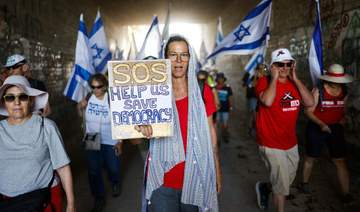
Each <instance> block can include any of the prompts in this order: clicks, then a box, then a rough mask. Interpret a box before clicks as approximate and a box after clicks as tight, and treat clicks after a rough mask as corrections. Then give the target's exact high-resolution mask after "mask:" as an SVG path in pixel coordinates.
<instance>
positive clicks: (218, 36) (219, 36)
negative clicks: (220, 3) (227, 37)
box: [214, 17, 224, 48]
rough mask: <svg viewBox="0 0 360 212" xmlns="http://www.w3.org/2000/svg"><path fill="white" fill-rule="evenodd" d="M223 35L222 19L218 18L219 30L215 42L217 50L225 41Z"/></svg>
mask: <svg viewBox="0 0 360 212" xmlns="http://www.w3.org/2000/svg"><path fill="white" fill-rule="evenodd" d="M223 39H224V38H223V34H222V24H221V17H219V18H218V23H217V30H216V40H215V47H214V48H216V47H217V46H218V45H219V44H220V43H221V41H222V40H223Z"/></svg>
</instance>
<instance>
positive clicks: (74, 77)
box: [64, 14, 95, 102]
mask: <svg viewBox="0 0 360 212" xmlns="http://www.w3.org/2000/svg"><path fill="white" fill-rule="evenodd" d="M93 74H95V69H94V65H93V56H92V55H91V49H90V43H89V38H88V34H87V31H86V27H85V23H84V20H83V14H81V15H80V24H79V32H78V37H77V41H76V49H75V67H74V70H73V72H72V73H71V77H70V79H69V81H68V83H67V85H66V88H65V90H64V95H65V96H67V97H69V98H70V99H72V100H74V101H76V102H80V101H81V100H82V99H83V96H82V86H84V88H85V93H88V92H90V87H89V84H88V80H89V78H90V76H91V75H93Z"/></svg>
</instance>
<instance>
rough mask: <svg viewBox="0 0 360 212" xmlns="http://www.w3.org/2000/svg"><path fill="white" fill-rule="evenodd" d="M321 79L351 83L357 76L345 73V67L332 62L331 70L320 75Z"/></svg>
mask: <svg viewBox="0 0 360 212" xmlns="http://www.w3.org/2000/svg"><path fill="white" fill-rule="evenodd" d="M318 78H319V79H322V80H325V81H329V82H335V83H349V82H352V81H354V80H355V78H354V77H353V76H351V75H349V74H345V72H344V68H343V67H342V66H341V65H339V64H336V63H335V64H332V65H331V66H330V67H329V70H328V71H327V72H325V74H324V75H320V76H318Z"/></svg>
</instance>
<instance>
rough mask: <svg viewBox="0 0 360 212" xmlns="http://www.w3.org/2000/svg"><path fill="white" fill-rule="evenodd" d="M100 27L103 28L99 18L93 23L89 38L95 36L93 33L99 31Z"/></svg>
mask: <svg viewBox="0 0 360 212" xmlns="http://www.w3.org/2000/svg"><path fill="white" fill-rule="evenodd" d="M102 26H103V24H102V21H101V18H99V19H98V20H97V21H96V22H95V23H94V26H93V28H92V30H91V33H90V36H89V38H91V37H92V36H93V35H95V33H96V32H97V31H99V29H100V28H101V27H102Z"/></svg>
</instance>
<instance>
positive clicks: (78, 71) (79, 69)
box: [66, 65, 91, 99]
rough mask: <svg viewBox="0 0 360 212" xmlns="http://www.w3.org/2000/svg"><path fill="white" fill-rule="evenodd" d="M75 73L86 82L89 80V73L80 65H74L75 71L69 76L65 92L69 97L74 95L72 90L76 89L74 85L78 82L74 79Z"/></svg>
mask: <svg viewBox="0 0 360 212" xmlns="http://www.w3.org/2000/svg"><path fill="white" fill-rule="evenodd" d="M75 75H77V76H79V77H81V78H82V79H83V80H84V81H86V82H87V81H88V80H89V78H90V76H91V74H90V73H89V72H88V71H86V70H85V69H83V68H82V67H81V66H79V65H75V73H74V75H73V77H72V78H71V82H70V85H69V89H68V92H67V94H66V96H67V97H69V98H70V99H72V97H73V95H74V92H75V89H76V86H77V84H78V83H79V82H78V81H77V80H76V76H75Z"/></svg>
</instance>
